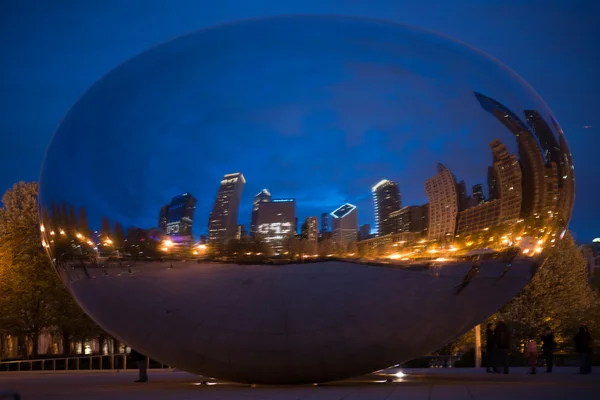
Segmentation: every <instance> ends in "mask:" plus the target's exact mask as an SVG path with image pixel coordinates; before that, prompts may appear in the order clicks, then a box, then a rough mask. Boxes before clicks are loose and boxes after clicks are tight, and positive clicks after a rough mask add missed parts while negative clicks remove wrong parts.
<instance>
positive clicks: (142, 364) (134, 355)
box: [129, 349, 148, 383]
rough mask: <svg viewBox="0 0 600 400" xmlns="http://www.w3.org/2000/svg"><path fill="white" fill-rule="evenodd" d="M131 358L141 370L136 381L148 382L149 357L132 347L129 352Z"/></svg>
mask: <svg viewBox="0 0 600 400" xmlns="http://www.w3.org/2000/svg"><path fill="white" fill-rule="evenodd" d="M129 359H130V360H131V361H133V362H135V363H137V366H138V369H139V370H140V375H139V378H138V380H137V381H135V382H136V383H142V382H148V357H146V356H145V355H143V354H142V353H139V352H137V351H135V350H134V349H131V352H130V353H129Z"/></svg>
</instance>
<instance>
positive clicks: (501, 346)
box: [494, 321, 511, 374]
mask: <svg viewBox="0 0 600 400" xmlns="http://www.w3.org/2000/svg"><path fill="white" fill-rule="evenodd" d="M494 338H495V339H496V340H495V342H496V352H497V354H498V361H497V364H496V365H498V366H500V365H502V366H503V367H504V369H503V372H504V373H505V374H508V371H509V365H510V358H509V351H510V341H511V334H510V328H509V327H508V325H506V323H505V322H504V321H500V322H498V323H497V324H496V329H495V330H494Z"/></svg>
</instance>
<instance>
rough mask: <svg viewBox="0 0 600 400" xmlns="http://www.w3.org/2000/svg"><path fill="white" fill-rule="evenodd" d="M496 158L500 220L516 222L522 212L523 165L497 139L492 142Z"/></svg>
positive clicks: (494, 158)
mask: <svg viewBox="0 0 600 400" xmlns="http://www.w3.org/2000/svg"><path fill="white" fill-rule="evenodd" d="M490 147H491V149H492V156H493V160H494V164H493V168H494V177H495V180H496V184H497V193H498V197H499V198H500V221H499V222H505V223H509V224H511V223H514V222H516V221H517V220H518V219H519V216H520V214H521V199H522V197H523V194H522V190H521V179H522V174H521V166H520V165H519V161H518V160H517V157H516V156H515V155H514V154H509V153H508V149H507V148H506V146H505V145H504V143H502V142H500V140H498V139H495V140H493V141H492V142H491V143H490Z"/></svg>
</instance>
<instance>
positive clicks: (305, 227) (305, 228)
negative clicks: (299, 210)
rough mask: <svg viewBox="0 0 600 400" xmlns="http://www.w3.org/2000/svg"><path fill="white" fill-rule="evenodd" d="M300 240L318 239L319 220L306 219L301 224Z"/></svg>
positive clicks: (314, 218) (313, 218)
mask: <svg viewBox="0 0 600 400" xmlns="http://www.w3.org/2000/svg"><path fill="white" fill-rule="evenodd" d="M302 238H303V239H306V240H314V241H316V240H317V239H318V238H319V219H318V218H317V217H308V218H306V220H304V223H303V224H302Z"/></svg>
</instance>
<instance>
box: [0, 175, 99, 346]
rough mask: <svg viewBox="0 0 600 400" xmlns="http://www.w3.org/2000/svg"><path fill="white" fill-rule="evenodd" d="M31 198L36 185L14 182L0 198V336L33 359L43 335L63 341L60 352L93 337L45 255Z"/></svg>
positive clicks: (92, 329) (34, 201)
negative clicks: (20, 344)
mask: <svg viewBox="0 0 600 400" xmlns="http://www.w3.org/2000/svg"><path fill="white" fill-rule="evenodd" d="M37 192H38V186H37V183H35V182H30V183H24V182H19V183H17V184H15V185H14V186H13V187H12V188H11V189H9V190H8V191H7V192H6V193H5V194H4V196H3V197H2V202H3V204H4V207H2V208H1V209H0V238H1V239H0V327H1V328H0V331H1V333H4V334H10V335H12V336H17V337H20V338H27V339H29V342H30V343H31V344H32V347H33V351H32V353H33V354H34V355H36V354H37V353H38V349H37V345H38V337H39V335H40V333H41V332H42V331H43V330H44V329H50V330H53V331H55V332H60V333H61V334H62V335H63V341H65V347H64V348H65V351H67V350H68V348H69V345H68V341H69V339H70V338H71V337H72V338H76V337H77V338H80V340H83V339H87V338H89V337H92V336H94V335H95V334H97V332H98V331H99V328H98V327H97V326H96V324H94V323H93V322H92V321H91V320H90V319H89V317H87V316H86V315H85V314H84V313H83V312H82V311H81V309H80V308H79V306H78V305H77V304H76V303H75V301H74V300H73V299H72V297H71V296H70V295H69V293H68V292H67V290H66V289H65V287H64V286H63V284H62V282H60V279H59V278H58V274H56V272H55V271H54V268H53V266H52V264H51V263H50V259H49V257H48V256H47V255H46V253H45V250H44V248H43V246H42V244H41V240H42V239H41V235H40V230H41V229H42V228H41V227H40V225H39V211H38V204H37ZM62 208H63V209H66V205H65V206H63V207H62ZM49 228H50V227H48V229H49ZM44 229H46V227H44Z"/></svg>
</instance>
